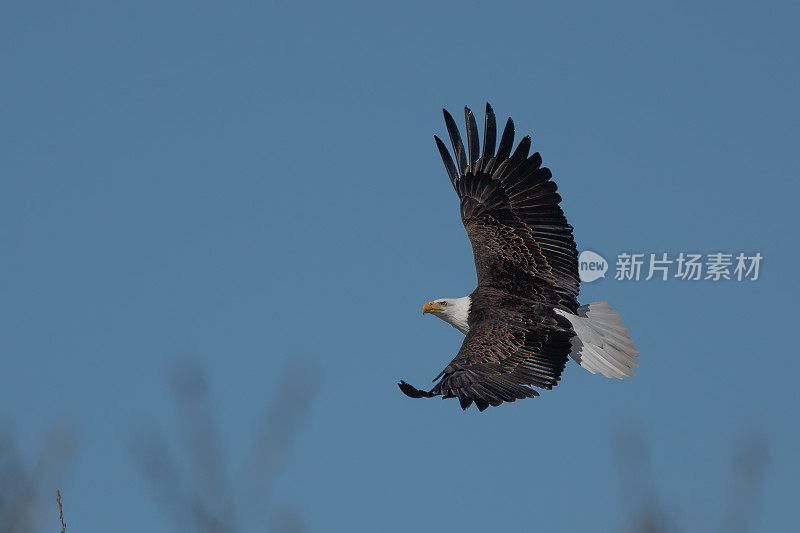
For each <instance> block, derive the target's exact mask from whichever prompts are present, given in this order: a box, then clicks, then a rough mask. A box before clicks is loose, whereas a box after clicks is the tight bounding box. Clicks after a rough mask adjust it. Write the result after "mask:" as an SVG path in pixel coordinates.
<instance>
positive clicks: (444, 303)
mask: <svg viewBox="0 0 800 533" xmlns="http://www.w3.org/2000/svg"><path fill="white" fill-rule="evenodd" d="M439 305H441V306H442V307H447V302H439Z"/></svg>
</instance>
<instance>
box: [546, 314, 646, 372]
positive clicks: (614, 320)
mask: <svg viewBox="0 0 800 533" xmlns="http://www.w3.org/2000/svg"><path fill="white" fill-rule="evenodd" d="M556 313H558V314H559V315H561V316H563V317H565V318H566V319H567V320H569V321H570V323H571V324H572V329H573V330H575V336H574V337H573V338H572V351H571V352H570V354H569V355H570V357H572V358H573V359H574V360H575V362H576V363H578V364H579V365H581V366H582V367H583V368H585V369H586V370H588V371H589V372H591V373H592V374H597V373H598V372H599V373H601V374H603V375H604V376H605V377H607V378H618V379H622V378H625V377H629V376H633V375H635V374H636V372H634V371H633V369H634V368H637V367H638V366H639V364H638V363H637V362H636V357H637V356H638V355H639V350H637V349H636V347H635V345H634V344H633V340H631V338H630V337H628V328H626V327H625V326H623V325H622V321H621V320H620V317H619V313H617V312H616V311H614V310H613V309H611V306H610V305H608V302H592V303H590V304H589V305H582V306H580V307H579V308H578V314H577V315H573V314H572V313H567V312H565V311H561V310H559V309H556Z"/></svg>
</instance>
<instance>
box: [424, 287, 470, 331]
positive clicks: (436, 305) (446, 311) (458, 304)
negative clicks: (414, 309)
mask: <svg viewBox="0 0 800 533" xmlns="http://www.w3.org/2000/svg"><path fill="white" fill-rule="evenodd" d="M469 306H470V298H469V296H464V297H463V298H440V299H438V300H433V301H432V302H427V303H425V305H423V306H422V314H423V315H424V314H425V313H431V314H432V315H434V316H438V317H439V318H441V319H442V320H444V321H445V322H447V323H448V324H450V325H451V326H453V327H454V328H456V329H457V330H458V331H460V332H461V333H464V334H466V333H467V332H468V331H469V324H468V323H467V318H468V317H469Z"/></svg>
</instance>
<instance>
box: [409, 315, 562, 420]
mask: <svg viewBox="0 0 800 533" xmlns="http://www.w3.org/2000/svg"><path fill="white" fill-rule="evenodd" d="M572 335H573V334H572V332H571V331H570V330H569V329H568V326H567V327H564V324H559V323H558V321H557V320H555V319H553V318H551V317H548V316H546V315H538V316H534V315H531V316H529V317H518V316H515V317H503V318H494V319H489V320H484V321H482V322H479V323H478V324H475V326H474V327H472V328H471V329H470V331H469V333H467V335H466V337H465V338H464V342H463V344H462V345H461V349H460V350H459V352H458V354H457V355H456V357H455V358H454V359H453V360H452V361H451V362H450V364H448V365H447V367H446V368H445V369H444V371H442V373H441V374H440V375H439V377H440V379H439V381H438V383H436V385H435V386H434V387H433V388H432V389H431V390H430V391H422V390H419V389H417V388H415V387H413V386H411V385H409V384H408V383H406V382H405V381H401V382H400V383H399V386H400V389H401V390H402V391H403V392H404V393H405V394H406V395H407V396H411V397H412V398H423V397H433V396H442V397H444V398H458V401H459V402H460V404H461V408H462V409H466V408H467V407H469V406H470V405H472V402H475V405H476V406H477V407H478V409H479V410H481V411H483V410H484V409H486V408H487V407H489V406H490V405H492V406H498V405H500V404H501V403H503V402H513V401H515V400H521V399H523V398H533V397H535V396H538V395H539V393H538V392H537V391H535V390H534V389H532V388H531V386H536V387H539V388H542V389H551V388H553V386H555V385H556V383H557V382H558V380H559V378H560V377H561V372H562V371H563V370H564V365H565V364H566V362H567V357H568V355H569V352H570V347H571V344H570V339H571V338H572Z"/></svg>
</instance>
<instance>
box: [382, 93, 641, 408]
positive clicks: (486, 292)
mask: <svg viewBox="0 0 800 533" xmlns="http://www.w3.org/2000/svg"><path fill="white" fill-rule="evenodd" d="M442 111H443V113H444V121H445V124H446V126H447V132H448V134H449V136H450V143H451V145H452V147H453V156H452V157H451V155H450V152H449V151H448V150H447V147H446V146H445V144H444V143H443V142H442V140H441V139H439V137H436V136H434V139H435V140H436V145H437V146H438V148H439V153H440V154H441V156H442V160H443V161H444V167H445V170H446V171H447V174H448V176H449V177H450V182H451V183H452V184H453V188H454V189H455V191H456V194H458V199H459V202H460V210H461V220H462V222H463V223H464V227H465V228H466V230H467V236H468V237H469V240H470V242H471V243H472V251H473V255H474V257H475V270H476V271H477V275H478V286H477V288H476V289H475V290H474V291H473V292H472V294H470V295H469V296H464V297H463V298H440V299H438V300H433V301H431V302H427V303H426V304H425V305H423V306H422V313H423V314H425V313H431V314H433V315H435V316H437V317H439V318H441V319H442V320H444V321H445V322H448V323H449V324H450V325H452V326H453V327H455V328H456V329H458V330H460V331H461V332H462V333H464V334H465V335H466V337H464V342H463V343H462V344H461V349H460V350H459V351H458V353H457V354H456V356H455V358H454V359H453V360H452V361H451V362H450V364H448V365H447V366H446V367H445V369H444V370H442V372H441V373H440V374H439V375H438V376H437V377H436V378H435V379H434V381H436V384H435V385H434V387H433V388H432V389H431V390H429V391H425V390H420V389H417V388H416V387H413V386H412V385H409V384H408V383H406V382H405V381H400V383H398V385H399V387H400V390H402V391H403V393H405V394H406V395H407V396H410V397H412V398H431V397H434V396H442V397H444V398H458V401H459V402H460V404H461V408H462V409H466V408H468V407H469V406H470V405H472V403H473V402H474V403H475V405H476V406H477V408H478V409H479V410H480V411H483V410H484V409H486V408H487V407H489V406H490V405H492V406H498V405H500V404H502V403H503V402H513V401H514V400H521V399H523V398H533V397H534V396H538V395H539V393H538V392H537V391H536V390H535V389H534V388H532V387H538V388H540V389H552V388H553V387H555V386H556V385H557V384H558V380H559V379H560V377H561V373H562V371H563V370H564V366H565V365H566V363H567V359H568V357H572V359H573V360H575V361H576V362H577V363H578V364H580V365H581V366H582V367H583V368H585V369H586V370H588V371H589V372H591V373H593V374H596V373H598V372H599V373H600V374H603V375H604V376H606V377H608V378H619V379H622V378H625V377H628V376H632V375H634V371H633V369H634V368H636V367H638V366H639V365H638V364H637V362H636V357H637V356H638V355H639V352H638V351H637V350H636V347H635V346H634V343H633V341H632V340H631V338H630V337H629V336H628V329H627V328H626V327H625V326H623V325H622V322H621V321H620V316H619V313H617V312H616V311H614V310H613V309H612V308H611V306H609V305H608V303H606V302H594V303H590V304H588V305H579V303H578V300H577V298H578V291H579V288H580V278H579V275H578V253H577V248H576V247H575V240H574V239H573V237H572V226H570V225H569V223H567V219H566V217H564V212H563V211H562V210H561V207H560V206H559V203H560V202H561V196H559V195H558V193H556V184H555V182H553V180H552V174H551V173H550V170H549V169H547V168H546V167H543V166H542V158H541V156H540V155H539V153H538V152H536V153H534V154H533V155H528V153H529V151H530V148H531V138H530V137H525V138H524V139H522V141H520V143H519V145H518V146H517V148H516V149H515V150H514V152H513V153H511V150H512V148H513V144H514V123H513V121H512V120H511V119H510V118H509V119H508V122H506V126H505V129H504V130H503V133H502V135H501V136H500V143H499V144H498V145H497V151H495V146H496V145H495V143H496V139H497V126H496V123H495V117H494V112H493V111H492V107H491V106H490V105H489V104H488V103H487V104H486V119H485V123H484V133H483V151H481V150H480V147H479V140H478V127H477V125H476V123H475V116H474V115H473V114H472V112H471V111H470V110H469V108H467V107H465V108H464V115H465V118H466V128H467V129H466V134H467V145H466V149H465V147H464V144H463V143H462V141H461V134H460V133H459V131H458V127H457V126H456V123H455V121H454V120H453V117H452V116H451V115H450V113H448V112H447V110H444V109H443V110H442ZM437 380H438V381H437Z"/></svg>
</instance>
